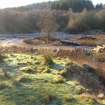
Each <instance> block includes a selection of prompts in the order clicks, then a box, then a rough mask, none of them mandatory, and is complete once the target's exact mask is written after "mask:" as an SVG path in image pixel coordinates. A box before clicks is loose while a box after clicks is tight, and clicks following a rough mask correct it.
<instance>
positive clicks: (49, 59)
mask: <svg viewBox="0 0 105 105" xmlns="http://www.w3.org/2000/svg"><path fill="white" fill-rule="evenodd" d="M44 60H45V61H44V62H45V64H46V65H52V64H54V62H53V59H52V57H51V56H50V55H49V54H48V55H44Z"/></svg>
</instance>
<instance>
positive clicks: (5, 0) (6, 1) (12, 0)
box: [0, 0, 105, 8]
mask: <svg viewBox="0 0 105 105" xmlns="http://www.w3.org/2000/svg"><path fill="white" fill-rule="evenodd" d="M46 1H54V0H0V8H7V7H18V6H23V5H28V4H32V3H38V2H46ZM92 1H93V3H94V4H97V3H104V4H105V0H92Z"/></svg>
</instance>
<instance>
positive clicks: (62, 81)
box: [53, 75, 65, 83]
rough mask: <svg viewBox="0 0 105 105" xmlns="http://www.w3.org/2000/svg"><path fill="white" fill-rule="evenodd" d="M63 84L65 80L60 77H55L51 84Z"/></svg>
mask: <svg viewBox="0 0 105 105" xmlns="http://www.w3.org/2000/svg"><path fill="white" fill-rule="evenodd" d="M64 82H65V79H64V78H63V77H62V76H60V75H57V76H56V78H54V79H53V83H64Z"/></svg>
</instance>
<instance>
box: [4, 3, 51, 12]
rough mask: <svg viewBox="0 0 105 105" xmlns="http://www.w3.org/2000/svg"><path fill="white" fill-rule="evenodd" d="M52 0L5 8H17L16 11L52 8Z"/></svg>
mask: <svg viewBox="0 0 105 105" xmlns="http://www.w3.org/2000/svg"><path fill="white" fill-rule="evenodd" d="M51 5H52V2H42V3H35V4H30V5H27V6H21V7H16V8H6V9H5V10H15V11H31V10H43V9H48V8H51Z"/></svg>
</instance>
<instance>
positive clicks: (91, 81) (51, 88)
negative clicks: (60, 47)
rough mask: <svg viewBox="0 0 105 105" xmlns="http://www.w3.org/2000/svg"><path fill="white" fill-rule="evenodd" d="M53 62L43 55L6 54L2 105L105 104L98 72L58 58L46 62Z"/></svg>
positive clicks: (0, 88) (0, 95)
mask: <svg viewBox="0 0 105 105" xmlns="http://www.w3.org/2000/svg"><path fill="white" fill-rule="evenodd" d="M50 59H52V58H50ZM50 59H47V60H46V58H45V56H43V55H32V54H4V57H3V59H2V58H1V61H0V68H1V71H0V81H1V82H0V105H102V104H105V99H104V98H103V97H98V95H100V94H101V93H102V90H101V89H102V87H103V84H102V83H101V82H100V81H99V76H98V75H97V74H96V73H93V72H92V71H89V70H88V69H86V68H84V67H83V66H81V65H78V64H77V63H76V62H73V61H71V60H70V59H68V58H59V57H57V58H53V59H52V61H53V62H51V63H46V62H47V61H48V62H49V61H50ZM3 70H5V71H7V73H8V75H9V78H7V77H5V76H4V75H3V72H2V71H3ZM103 88H104V87H103Z"/></svg>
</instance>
